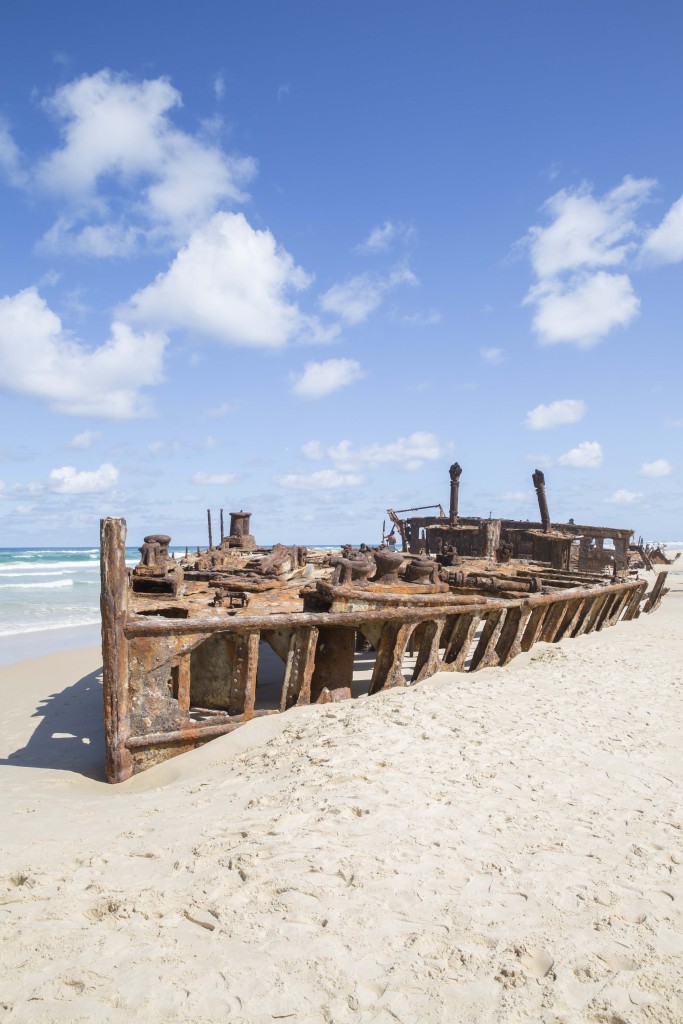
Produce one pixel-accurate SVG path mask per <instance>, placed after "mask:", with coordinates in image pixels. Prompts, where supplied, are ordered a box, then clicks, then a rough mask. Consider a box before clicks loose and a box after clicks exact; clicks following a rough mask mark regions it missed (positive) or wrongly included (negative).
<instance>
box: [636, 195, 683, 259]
mask: <svg viewBox="0 0 683 1024" xmlns="http://www.w3.org/2000/svg"><path fill="white" fill-rule="evenodd" d="M642 251H643V255H644V256H645V257H647V258H649V259H651V260H652V261H654V262H657V263H679V262H680V260H683V196H681V197H680V199H677V200H676V202H675V203H674V204H673V205H672V207H671V208H670V209H669V211H668V212H667V214H666V216H665V217H664V219H663V221H662V223H661V224H660V225H659V226H658V227H656V228H654V230H652V231H650V233H649V234H648V235H647V237H646V239H645V241H644V243H643V250H642Z"/></svg>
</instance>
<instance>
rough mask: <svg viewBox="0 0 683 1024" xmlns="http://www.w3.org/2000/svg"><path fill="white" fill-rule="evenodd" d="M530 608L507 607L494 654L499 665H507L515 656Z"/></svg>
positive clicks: (518, 649) (530, 612)
mask: <svg viewBox="0 0 683 1024" xmlns="http://www.w3.org/2000/svg"><path fill="white" fill-rule="evenodd" d="M531 614H532V609H531V608H526V607H524V606H522V607H520V608H508V610H507V615H506V616H505V623H504V625H503V628H502V630H501V633H500V636H499V638H498V643H497V644H496V656H497V659H498V664H499V665H507V664H508V662H510V661H512V659H513V658H516V657H517V655H518V654H519V652H520V650H521V643H522V637H523V635H524V630H525V629H526V625H527V623H528V621H529V618H530V617H531Z"/></svg>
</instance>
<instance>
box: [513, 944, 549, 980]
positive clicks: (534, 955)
mask: <svg viewBox="0 0 683 1024" xmlns="http://www.w3.org/2000/svg"><path fill="white" fill-rule="evenodd" d="M519 962H520V963H521V965H522V967H523V968H524V970H525V971H527V972H528V973H529V974H533V976H534V978H547V977H548V975H549V974H550V972H551V970H552V969H553V964H554V963H555V960H554V959H553V957H552V956H551V955H550V953H549V952H548V950H547V949H537V950H532V951H531V952H529V953H523V954H522V956H520V958H519Z"/></svg>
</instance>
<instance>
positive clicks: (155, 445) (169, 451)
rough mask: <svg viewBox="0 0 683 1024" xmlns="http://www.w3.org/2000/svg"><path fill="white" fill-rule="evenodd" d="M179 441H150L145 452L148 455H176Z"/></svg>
mask: <svg viewBox="0 0 683 1024" xmlns="http://www.w3.org/2000/svg"><path fill="white" fill-rule="evenodd" d="M180 447H181V446H180V441H150V443H149V444H148V445H147V451H148V452H149V454H150V455H177V454H178V452H179V451H180Z"/></svg>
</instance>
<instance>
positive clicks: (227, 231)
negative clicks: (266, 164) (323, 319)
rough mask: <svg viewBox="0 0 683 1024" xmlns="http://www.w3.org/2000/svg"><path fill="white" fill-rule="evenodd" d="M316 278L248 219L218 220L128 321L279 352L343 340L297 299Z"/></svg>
mask: <svg viewBox="0 0 683 1024" xmlns="http://www.w3.org/2000/svg"><path fill="white" fill-rule="evenodd" d="M311 280H312V279H311V277H309V275H308V274H307V273H306V272H305V271H304V270H302V268H301V267H298V266H297V265H296V264H295V262H294V260H293V258H292V257H291V256H290V254H289V253H288V252H286V251H285V250H284V249H283V248H281V246H279V245H278V244H277V242H276V241H275V239H274V237H273V235H272V234H271V233H270V231H258V230H255V229H254V228H252V227H251V225H250V224H249V223H248V221H247V220H246V219H245V217H244V216H243V215H242V214H241V213H238V214H234V213H217V214H216V215H215V216H214V217H212V219H211V220H210V221H208V222H207V223H206V224H204V225H203V226H202V227H201V228H198V229H197V230H196V231H195V232H194V233H193V234H192V235H191V237H190V239H189V241H188V243H187V245H185V246H184V247H183V248H182V249H181V250H180V251H179V253H178V254H177V256H176V257H175V259H174V260H173V262H172V263H171V265H170V267H169V269H168V270H167V271H166V272H165V273H163V274H159V275H158V276H157V278H156V280H155V281H154V282H153V283H152V284H150V285H148V286H147V287H146V288H143V289H141V290H140V291H138V292H136V293H135V295H133V297H132V299H131V300H130V302H129V304H128V306H127V307H126V309H125V313H126V315H127V316H129V317H130V318H132V319H134V320H137V321H142V322H144V323H146V324H151V325H154V326H157V327H161V326H163V328H164V329H166V328H174V327H175V328H183V329H185V330H188V331H192V332H194V333H196V334H199V335H204V336H205V337H209V338H213V339H214V340H216V341H221V342H223V343H225V344H226V345H247V346H252V347H263V348H279V347H282V346H283V345H286V344H287V343H288V342H290V341H293V340H294V339H297V338H302V339H304V340H310V341H327V340H329V339H330V338H331V337H333V336H334V334H335V333H336V331H335V329H333V328H324V327H323V326H322V325H321V323H320V321H319V320H318V319H317V318H316V317H309V316H305V315H304V314H303V313H302V312H301V310H300V309H299V307H298V306H297V305H296V303H295V302H292V301H291V299H290V294H291V293H292V292H300V291H303V290H304V289H305V288H308V286H309V285H310V283H311Z"/></svg>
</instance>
